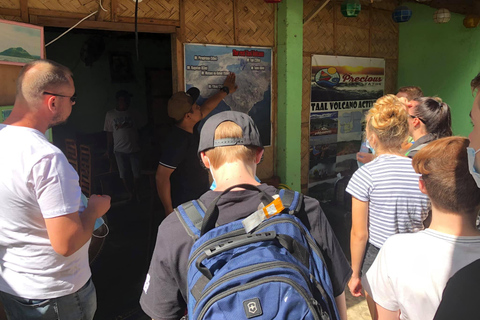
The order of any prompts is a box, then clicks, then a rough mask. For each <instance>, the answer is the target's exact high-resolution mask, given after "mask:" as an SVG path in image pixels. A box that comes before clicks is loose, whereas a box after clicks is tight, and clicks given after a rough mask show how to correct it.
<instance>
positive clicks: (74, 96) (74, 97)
mask: <svg viewBox="0 0 480 320" xmlns="http://www.w3.org/2000/svg"><path fill="white" fill-rule="evenodd" d="M43 94H48V95H51V96H54V97H64V98H69V99H70V101H71V102H72V103H75V101H76V100H77V94H76V93H74V94H73V96H71V97H69V96H64V95H61V94H56V93H51V92H47V91H45V92H43Z"/></svg>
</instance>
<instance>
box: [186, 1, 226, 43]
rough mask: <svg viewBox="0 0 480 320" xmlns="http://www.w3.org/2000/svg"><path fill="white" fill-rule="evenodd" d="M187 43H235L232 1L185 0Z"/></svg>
mask: <svg viewBox="0 0 480 320" xmlns="http://www.w3.org/2000/svg"><path fill="white" fill-rule="evenodd" d="M184 3H185V42H196V43H214V44H232V43H234V24H233V2H232V0H215V1H213V0H210V1H196V0H185V1H184Z"/></svg>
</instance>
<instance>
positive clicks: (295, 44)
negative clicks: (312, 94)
mask: <svg viewBox="0 0 480 320" xmlns="http://www.w3.org/2000/svg"><path fill="white" fill-rule="evenodd" d="M302 64H303V1H298V0H285V1H282V3H280V4H278V15H277V70H278V109H277V110H278V112H277V119H278V121H277V124H278V127H277V155H276V158H277V174H278V175H279V176H280V179H281V181H282V183H285V184H287V185H288V186H289V187H291V188H292V189H294V190H300V187H301V186H300V180H301V162H302V161H301V127H302V70H303V65H302Z"/></svg>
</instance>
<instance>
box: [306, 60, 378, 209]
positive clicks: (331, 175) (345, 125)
mask: <svg viewBox="0 0 480 320" xmlns="http://www.w3.org/2000/svg"><path fill="white" fill-rule="evenodd" d="M384 85H385V60H384V59H376V58H356V57H340V56H324V55H313V56H312V74H311V100H310V101H311V103H310V162H309V174H308V189H309V190H308V193H309V195H310V196H313V197H315V198H317V199H318V200H319V201H321V202H325V201H330V200H333V198H334V187H335V183H336V181H337V180H338V179H339V178H340V177H344V176H351V175H352V174H353V172H355V170H356V169H357V168H358V164H357V161H356V153H357V152H358V151H359V150H360V146H361V143H362V139H363V132H364V131H365V115H366V114H367V112H368V110H369V109H370V108H371V107H372V106H373V104H374V102H375V101H376V100H377V99H378V98H380V97H381V96H383V95H384Z"/></svg>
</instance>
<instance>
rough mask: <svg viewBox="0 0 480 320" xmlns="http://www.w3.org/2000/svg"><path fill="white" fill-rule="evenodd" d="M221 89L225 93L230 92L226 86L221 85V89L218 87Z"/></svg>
mask: <svg viewBox="0 0 480 320" xmlns="http://www.w3.org/2000/svg"><path fill="white" fill-rule="evenodd" d="M220 90H221V91H223V92H225V93H226V94H229V93H230V89H228V87H227V86H223V87H222V89H220Z"/></svg>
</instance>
